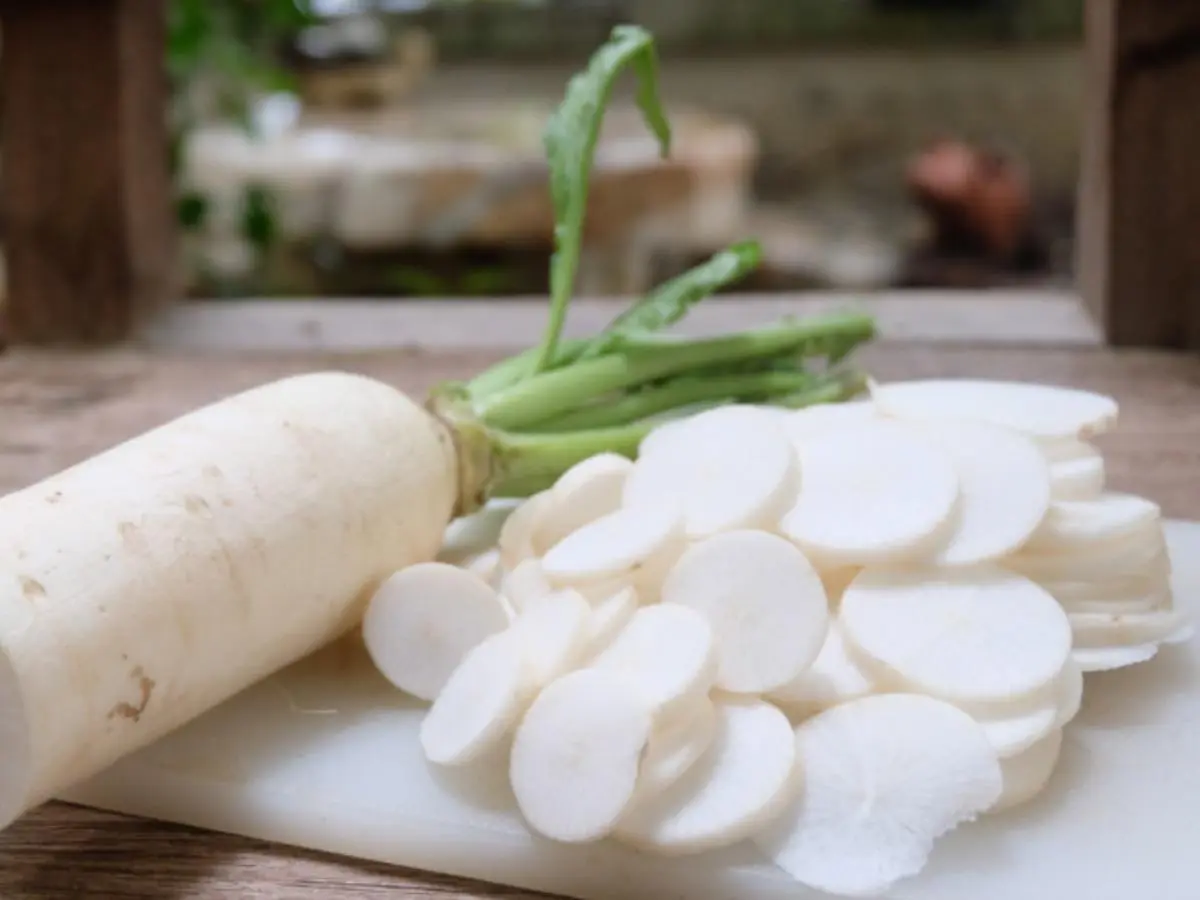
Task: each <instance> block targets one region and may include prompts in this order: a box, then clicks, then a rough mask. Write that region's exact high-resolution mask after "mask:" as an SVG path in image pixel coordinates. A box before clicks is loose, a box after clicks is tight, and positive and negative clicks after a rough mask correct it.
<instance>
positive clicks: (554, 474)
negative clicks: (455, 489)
mask: <svg viewBox="0 0 1200 900" xmlns="http://www.w3.org/2000/svg"><path fill="white" fill-rule="evenodd" d="M654 427H655V424H654V423H651V422H632V423H630V424H628V425H623V426H621V427H618V428H596V429H588V430H585V431H574V432H571V433H568V434H512V433H509V432H504V431H493V432H492V449H493V453H494V455H495V460H496V467H497V478H496V481H495V483H494V484H493V486H492V495H493V496H496V497H522V496H528V494H529V493H532V492H536V491H540V490H544V489H545V488H547V487H549V486H550V485H551V484H553V483H554V482H555V480H556V479H557V478H558V476H559V475H561V474H562V473H563V472H565V471H566V470H567V469H569V468H570V467H571V466H573V465H575V464H576V463H578V462H582V461H583V460H585V459H588V458H590V457H592V456H596V455H597V454H599V453H617V454H620V455H621V456H626V457H629V458H630V459H634V458H636V457H637V449H638V445H640V444H641V442H642V440H643V439H644V438H645V437H646V435H648V434H649V433H650V432H651V431H653V430H654Z"/></svg>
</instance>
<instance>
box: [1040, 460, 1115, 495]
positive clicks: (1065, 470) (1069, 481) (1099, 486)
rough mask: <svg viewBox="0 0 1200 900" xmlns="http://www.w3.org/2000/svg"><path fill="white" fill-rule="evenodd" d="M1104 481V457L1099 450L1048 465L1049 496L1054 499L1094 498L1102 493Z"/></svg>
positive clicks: (1105, 481)
mask: <svg viewBox="0 0 1200 900" xmlns="http://www.w3.org/2000/svg"><path fill="white" fill-rule="evenodd" d="M1106 483H1107V472H1106V469H1105V465H1104V458H1103V457H1101V456H1100V454H1099V452H1096V453H1095V455H1093V456H1087V457H1083V458H1081V459H1072V460H1067V461H1065V462H1056V463H1051V465H1050V496H1051V497H1053V498H1054V499H1055V500H1066V501H1076V502H1079V501H1084V500H1095V499H1097V498H1099V497H1100V496H1101V495H1103V493H1104V487H1105V484H1106Z"/></svg>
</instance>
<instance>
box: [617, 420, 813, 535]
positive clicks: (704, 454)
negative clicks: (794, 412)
mask: <svg viewBox="0 0 1200 900" xmlns="http://www.w3.org/2000/svg"><path fill="white" fill-rule="evenodd" d="M796 478H797V474H796V454H795V453H794V451H793V450H792V445H791V442H790V441H789V440H788V438H787V435H786V434H785V433H784V431H783V428H782V427H781V425H780V422H779V419H778V418H777V417H776V416H774V415H772V414H770V413H768V412H767V411H765V410H762V409H756V408H754V407H749V406H726V407H720V408H718V409H714V410H710V411H708V412H703V413H700V414H699V415H697V416H694V417H692V418H691V419H689V420H688V421H687V423H686V424H685V425H684V426H682V427H681V429H680V431H679V433H678V435H673V436H672V438H671V441H670V442H669V443H667V442H664V443H663V444H660V445H658V448H657V449H656V450H654V451H652V452H651V451H648V452H645V453H643V455H642V456H641V457H640V458H639V459H638V462H637V465H636V466H635V467H634V470H633V472H632V473H631V474H630V476H629V480H628V481H626V483H625V496H624V502H625V505H626V506H630V507H641V508H656V507H661V506H668V507H672V508H674V507H676V506H678V507H681V508H682V509H683V515H684V523H685V531H686V533H687V535H688V536H689V537H693V538H694V537H704V536H707V535H711V534H716V533H718V532H721V531H729V530H731V529H736V528H744V527H750V526H758V525H765V524H767V523H768V522H771V521H773V520H774V519H776V518H778V516H779V515H780V514H781V513H782V512H783V511H784V509H785V508H786V506H787V504H788V503H790V502H791V499H792V495H793V493H794V491H795V488H796Z"/></svg>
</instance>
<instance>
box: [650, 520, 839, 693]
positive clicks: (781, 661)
mask: <svg viewBox="0 0 1200 900" xmlns="http://www.w3.org/2000/svg"><path fill="white" fill-rule="evenodd" d="M662 599H663V603H664V604H666V605H676V604H677V605H680V606H684V607H690V608H691V609H693V610H696V611H698V612H699V613H701V614H702V615H703V616H704V617H705V618H706V619H707V620H708V621H709V622H710V623H711V624H712V629H713V633H714V634H715V636H716V642H717V660H718V672H717V686H718V687H720V688H722V689H724V690H727V691H732V692H734V693H762V692H766V691H772V690H775V689H777V688H781V687H783V686H784V685H785V684H788V683H789V682H791V681H792V680H793V679H795V678H796V677H797V676H799V674H800V673H801V672H802V671H804V669H806V668H807V667H808V666H809V665H811V664H812V662H813V660H815V659H816V658H817V654H818V653H819V652H820V650H821V645H822V644H823V643H824V642H825V634H826V632H827V631H828V629H829V605H828V602H827V601H826V599H825V587H824V585H822V584H821V579H820V577H819V576H818V575H817V572H816V570H815V569H814V568H813V567H812V565H811V564H810V563H809V562H808V560H807V559H806V558H805V557H804V554H803V553H801V552H800V551H799V550H797V549H796V548H795V547H794V546H793V545H792V544H790V543H788V542H787V541H785V540H784V539H783V538H781V537H778V536H776V535H773V534H769V533H767V532H764V531H729V532H726V533H724V534H719V535H717V536H715V537H711V538H708V539H707V540H704V541H700V542H699V543H697V544H695V545H693V546H692V547H689V548H688V550H687V551H686V552H685V553H684V554H683V556H682V557H681V558H680V560H679V562H678V563H677V564H676V565H675V567H674V568H673V569H672V570H671V573H670V575H668V576H667V580H666V582H665V583H664V584H663V589H662Z"/></svg>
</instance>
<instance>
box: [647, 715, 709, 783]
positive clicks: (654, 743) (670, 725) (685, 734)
mask: <svg viewBox="0 0 1200 900" xmlns="http://www.w3.org/2000/svg"><path fill="white" fill-rule="evenodd" d="M716 734H717V708H716V706H715V705H714V704H713V702H712V700H710V699H709V698H708V697H707V696H704V697H698V698H696V699H695V700H693V701H692V702H690V703H689V704H687V706H686V707H684V708H683V709H680V710H678V711H677V712H675V713H674V714H673V715H669V716H666V717H663V718H661V719H660V720H659V721H657V722H656V723H655V725H654V730H653V731H652V732H651V733H650V742H649V743H648V744H647V746H646V755H645V757H644V758H643V759H642V770H641V774H640V776H639V779H638V788H637V790H638V796H639V797H643V796H653V795H655V794H660V793H662V792H663V791H665V790H666V789H667V788H669V787H670V786H671V785H673V784H674V783H675V782H677V781H678V780H679V779H680V778H682V777H683V776H684V775H686V774H687V773H688V771H689V770H690V769H691V768H692V766H694V765H695V764H696V763H697V761H699V760H700V759H701V758H702V757H703V756H704V754H705V753H706V752H707V750H708V748H709V747H710V746H712V743H713V740H714V739H715V737H716Z"/></svg>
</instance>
